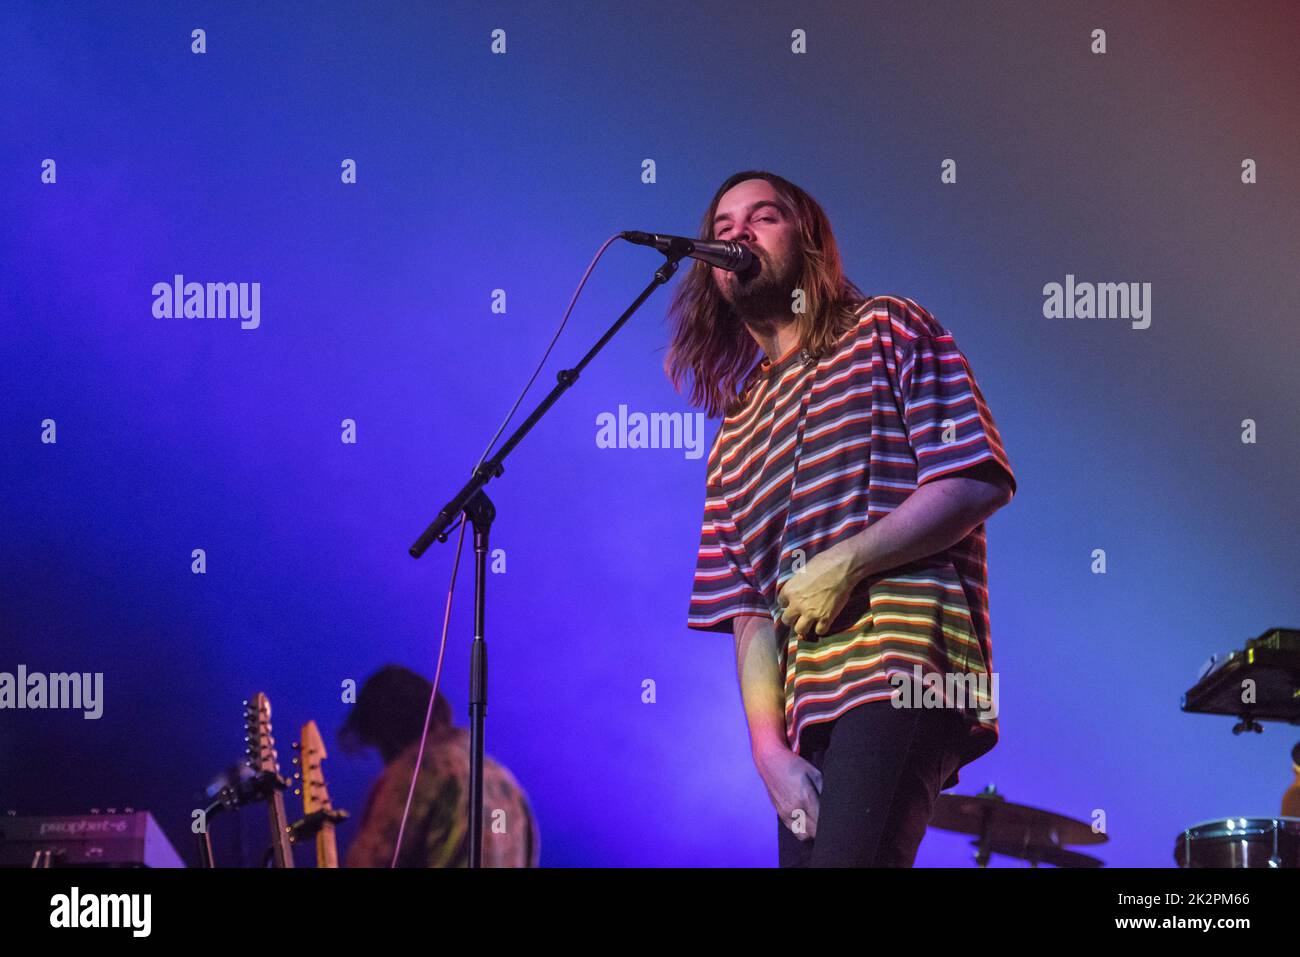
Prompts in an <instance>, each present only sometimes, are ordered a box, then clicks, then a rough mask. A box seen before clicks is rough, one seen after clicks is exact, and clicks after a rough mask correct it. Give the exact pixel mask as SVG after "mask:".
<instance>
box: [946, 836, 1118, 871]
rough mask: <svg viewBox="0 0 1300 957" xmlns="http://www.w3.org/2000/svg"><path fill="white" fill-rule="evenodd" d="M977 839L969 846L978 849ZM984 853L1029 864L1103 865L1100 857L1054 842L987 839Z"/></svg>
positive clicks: (1054, 865)
mask: <svg viewBox="0 0 1300 957" xmlns="http://www.w3.org/2000/svg"><path fill="white" fill-rule="evenodd" d="M979 844H980V842H979V841H971V846H972V847H974V848H976V849H977V850H978V849H979ZM984 851H985V853H986V854H1001V855H1003V856H1004V857H1016V858H1019V859H1020V860H1022V861H1029V862H1030V863H1031V864H1051V865H1052V866H1053V867H1105V866H1106V865H1105V862H1103V861H1102V860H1101V858H1098V857H1093V856H1092V855H1091V854H1081V853H1080V852H1078V851H1067V850H1066V849H1065V848H1063V847H1059V846H1057V845H1055V844H1024V843H1021V844H1013V843H1001V842H998V841H989V842H988V844H987V846H986V847H985V849H984Z"/></svg>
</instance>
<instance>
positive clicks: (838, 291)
mask: <svg viewBox="0 0 1300 957" xmlns="http://www.w3.org/2000/svg"><path fill="white" fill-rule="evenodd" d="M747 179H762V180H766V181H767V182H769V183H771V184H772V188H773V189H774V190H775V191H776V193H777V195H778V196H780V197H781V199H782V201H783V202H784V203H785V204H786V206H787V207H788V208H789V209H790V210H791V211H792V213H793V214H794V216H795V219H796V222H797V225H798V228H799V245H800V247H801V248H802V252H803V267H802V271H801V272H800V275H799V278H798V281H797V282H796V283H795V288H797V289H801V290H803V293H804V305H805V307H806V308H805V311H804V312H802V313H792V315H793V316H794V322H795V328H796V329H797V330H798V332H799V342H800V345H801V346H802V347H803V348H804V349H806V350H807V351H808V352H809V353H810V354H811V355H814V356H818V357H820V356H823V355H825V354H826V353H827V352H829V351H830V348H831V346H832V345H833V344H834V343H835V341H836V340H837V339H839V338H840V336H842V335H843V334H844V333H845V332H847V331H848V330H849V329H850V328H851V327H852V325H853V323H854V322H855V318H854V310H855V308H856V307H857V306H858V305H859V304H860V303H861V302H862V300H864V299H865V298H866V296H864V295H863V294H862V291H861V290H860V289H858V287H857V286H856V285H854V284H853V283H852V282H851V281H850V280H849V279H848V278H847V277H846V276H845V275H844V264H843V263H842V262H841V260H840V249H839V245H838V244H837V243H836V242H835V234H834V232H833V231H832V230H831V224H830V220H829V219H827V217H826V213H825V212H824V211H823V210H822V208H821V205H820V204H819V203H818V202H817V200H815V199H813V198H812V196H810V195H808V193H807V192H806V191H804V190H803V189H801V188H800V187H798V186H796V185H795V184H794V183H791V182H790V181H789V180H787V179H785V178H784V177H781V176H778V175H776V174H775V173H768V172H764V171H762V170H746V171H744V172H741V173H736V174H734V175H732V176H729V177H727V180H726V182H724V183H723V184H722V185H721V186H719V187H718V191H717V192H716V193H714V195H713V201H712V202H711V203H709V208H708V210H707V211H706V212H705V214H704V220H703V222H701V223H700V238H701V239H712V238H713V216H714V214H715V213H716V212H717V210H718V201H719V200H720V199H721V198H722V196H723V194H724V193H726V192H727V190H729V189H731V188H732V187H733V186H735V185H736V184H737V183H741V182H744V181H745V180H747ZM668 316H669V320H670V322H671V323H672V335H671V338H670V339H669V343H668V352H667V354H666V355H665V357H664V372H665V373H666V374H667V375H668V379H669V381H671V382H672V384H673V388H675V389H676V390H677V391H678V392H679V393H680V392H681V391H682V383H683V382H684V381H685V380H686V379H687V378H688V377H689V378H690V380H691V386H690V403H691V405H693V406H695V407H703V408H704V410H705V413H706V414H707V415H708V416H709V417H710V418H713V417H714V416H717V415H731V414H733V413H734V412H736V411H738V409H739V406H740V403H741V401H742V399H743V398H744V396H745V394H746V392H747V390H748V387H749V385H750V384H751V382H752V381H753V378H754V376H753V373H754V372H755V371H756V370H757V368H758V365H759V363H760V362H761V360H762V352H763V350H762V349H761V348H759V345H758V343H757V342H755V341H754V337H753V336H751V335H750V334H749V332H748V330H747V329H746V328H745V326H744V324H743V323H742V322H741V321H740V319H739V317H738V316H737V315H736V313H735V310H733V309H732V308H731V304H730V303H728V302H727V300H726V299H724V298H723V296H722V293H720V292H719V291H718V287H717V284H716V283H714V281H713V275H712V272H711V267H710V266H709V265H708V264H707V263H704V262H701V261H699V260H694V261H693V263H692V265H691V268H690V270H689V272H687V274H686V277H685V278H684V279H683V280H682V281H681V283H679V284H678V286H677V289H676V290H675V291H674V293H673V298H672V301H671V303H670V304H669V307H668Z"/></svg>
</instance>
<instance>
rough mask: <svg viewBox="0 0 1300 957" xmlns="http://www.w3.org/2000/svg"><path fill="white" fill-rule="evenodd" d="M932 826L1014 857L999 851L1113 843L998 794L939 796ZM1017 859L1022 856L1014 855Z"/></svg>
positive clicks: (1088, 827)
mask: <svg viewBox="0 0 1300 957" xmlns="http://www.w3.org/2000/svg"><path fill="white" fill-rule="evenodd" d="M930 826H931V827H937V828H939V829H941V830H944V831H956V832H957V833H959V834H971V835H973V836H975V837H984V838H985V839H986V840H987V841H988V843H989V847H990V849H991V850H993V851H994V852H995V853H999V854H1000V853H1013V852H1010V851H1005V852H1004V851H1001V850H998V848H999V847H1016V848H1024V847H1030V846H1033V847H1039V848H1049V847H1050V848H1056V849H1058V850H1059V849H1061V848H1063V847H1064V846H1065V845H1067V844H1104V843H1105V842H1106V841H1108V840H1110V838H1109V837H1108V836H1107V835H1106V834H1104V833H1101V832H1098V831H1094V830H1093V829H1092V826H1091V825H1090V824H1087V823H1085V822H1084V821H1078V820H1075V819H1074V818H1070V817H1066V816H1065V815H1063V814H1056V813H1054V812H1052V811H1044V810H1042V809H1041V808H1036V807H1029V806H1028V805H1025V804H1013V803H1011V802H1010V801H1008V800H1007V799H1006V798H1004V797H1002V796H1001V795H1000V794H998V793H997V792H996V790H995V791H992V792H988V791H986V792H983V793H981V794H940V795H939V798H938V800H937V801H935V805H934V817H933V818H932V819H931V821H930ZM1014 856H1016V857H1021V856H1022V855H1021V854H1019V853H1015V854H1014ZM1043 859H1044V860H1045V858H1043ZM1089 866H1091V865H1089Z"/></svg>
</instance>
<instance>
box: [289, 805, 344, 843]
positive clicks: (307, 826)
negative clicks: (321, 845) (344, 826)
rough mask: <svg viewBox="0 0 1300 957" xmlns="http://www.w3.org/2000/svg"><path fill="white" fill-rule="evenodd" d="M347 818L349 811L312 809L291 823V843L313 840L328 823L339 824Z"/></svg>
mask: <svg viewBox="0 0 1300 957" xmlns="http://www.w3.org/2000/svg"><path fill="white" fill-rule="evenodd" d="M347 818H348V812H347V811H342V810H338V811H312V812H311V813H310V814H308V815H307V816H306V817H302V818H299V819H298V820H296V821H294V822H293V823H292V824H290V825H289V843H290V844H300V843H302V842H303V841H308V840H311V839H312V838H314V837H315V836H316V835H317V834H319V833H320V830H321V828H323V827H324V826H325V825H326V824H338V823H339V822H341V821H345V820H347Z"/></svg>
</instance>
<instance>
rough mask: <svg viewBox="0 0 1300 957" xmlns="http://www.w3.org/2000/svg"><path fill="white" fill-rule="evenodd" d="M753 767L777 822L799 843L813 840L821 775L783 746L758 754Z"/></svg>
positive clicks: (815, 832) (820, 788)
mask: <svg viewBox="0 0 1300 957" xmlns="http://www.w3.org/2000/svg"><path fill="white" fill-rule="evenodd" d="M754 765H755V766H756V767H757V768H758V774H759V777H761V778H762V779H763V784H765V785H766V786H767V796H768V797H769V798H771V800H772V806H773V807H774V808H776V813H777V814H778V815H779V816H780V818H781V823H782V824H784V825H785V826H786V827H787V828H789V829H790V833H792V834H793V835H794V836H795V837H797V838H798V839H799V840H801V841H808V840H812V839H813V838H814V837H816V836H817V809H818V805H819V803H820V802H819V799H818V795H819V794H821V790H822V773H821V772H820V771H818V770H817V769H816V768H815V767H813V766H812V764H810V763H809V762H807V761H805V760H804V759H803V758H801V757H799V755H797V754H795V753H794V752H793V751H791V750H790V749H789V748H788V747H786V746H784V745H779V746H773V747H770V748H767V749H766V750H764V751H761V752H759V753H758V754H756V755H755V756H754Z"/></svg>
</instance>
